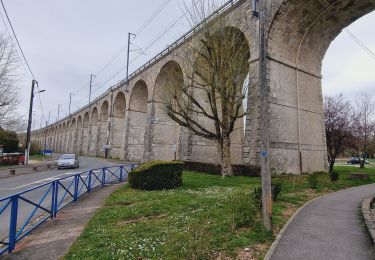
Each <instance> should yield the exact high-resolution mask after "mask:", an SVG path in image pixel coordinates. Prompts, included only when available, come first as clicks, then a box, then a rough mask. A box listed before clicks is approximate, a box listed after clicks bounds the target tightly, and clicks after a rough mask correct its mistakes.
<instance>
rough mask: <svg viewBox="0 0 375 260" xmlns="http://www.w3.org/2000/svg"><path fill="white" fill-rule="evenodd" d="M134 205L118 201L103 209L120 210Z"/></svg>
mask: <svg viewBox="0 0 375 260" xmlns="http://www.w3.org/2000/svg"><path fill="white" fill-rule="evenodd" d="M134 204H135V203H133V202H129V201H120V202H116V203H113V204H111V205H105V206H104V208H122V207H124V208H126V207H129V206H132V205H134Z"/></svg>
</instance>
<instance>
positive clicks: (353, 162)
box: [348, 157, 369, 164]
mask: <svg viewBox="0 0 375 260" xmlns="http://www.w3.org/2000/svg"><path fill="white" fill-rule="evenodd" d="M362 160H363V159H362V158H358V157H352V158H350V160H349V161H348V164H360V163H361V161H362ZM365 164H369V161H367V160H365Z"/></svg>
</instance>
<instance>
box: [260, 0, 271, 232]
mask: <svg viewBox="0 0 375 260" xmlns="http://www.w3.org/2000/svg"><path fill="white" fill-rule="evenodd" d="M258 21H259V89H260V132H261V175H262V215H263V225H264V227H265V228H266V229H267V230H268V231H270V230H272V221H271V218H272V192H271V171H270V164H269V163H270V162H269V103H268V95H269V90H268V82H267V32H266V28H267V3H266V1H265V0H259V20H258Z"/></svg>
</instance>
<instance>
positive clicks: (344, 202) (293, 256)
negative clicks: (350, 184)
mask: <svg viewBox="0 0 375 260" xmlns="http://www.w3.org/2000/svg"><path fill="white" fill-rule="evenodd" d="M374 193H375V184H370V185H367V186H362V187H356V188H352V189H347V190H342V191H339V192H336V193H333V194H330V195H327V196H324V197H321V198H319V199H317V200H315V201H313V202H311V203H310V204H308V205H307V206H306V207H304V208H303V209H302V210H301V211H300V212H299V213H298V214H297V216H296V218H295V219H294V220H293V221H292V223H291V224H290V226H288V228H287V229H286V231H285V233H284V234H283V236H282V237H281V239H280V243H279V245H278V246H277V247H276V249H275V251H274V254H273V256H272V257H271V259H272V260H285V259H288V260H300V259H304V260H305V259H306V260H310V259H311V260H316V259H332V260H336V259H337V260H371V259H375V254H374V247H373V245H372V242H371V240H370V237H369V235H368V234H367V231H366V228H365V226H364V222H363V218H362V216H361V213H360V206H361V203H362V200H363V199H365V198H367V197H369V196H371V195H373V194H374Z"/></svg>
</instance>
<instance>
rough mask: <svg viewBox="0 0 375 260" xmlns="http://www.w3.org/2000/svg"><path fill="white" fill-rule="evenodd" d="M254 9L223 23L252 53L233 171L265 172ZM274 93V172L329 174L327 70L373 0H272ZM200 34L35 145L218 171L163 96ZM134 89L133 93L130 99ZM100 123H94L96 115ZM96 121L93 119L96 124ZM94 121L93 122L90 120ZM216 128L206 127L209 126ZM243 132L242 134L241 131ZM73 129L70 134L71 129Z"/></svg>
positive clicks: (212, 149)
mask: <svg viewBox="0 0 375 260" xmlns="http://www.w3.org/2000/svg"><path fill="white" fill-rule="evenodd" d="M251 2H252V1H250V0H248V1H245V0H242V1H238V2H237V3H236V4H235V5H234V6H233V7H232V8H231V9H229V10H228V11H227V12H226V13H225V14H224V20H225V21H226V24H227V25H228V26H232V27H234V28H237V29H239V30H241V32H243V34H244V36H245V37H246V39H247V41H248V44H249V52H250V67H249V75H250V76H249V84H248V88H249V96H248V102H247V110H246V118H245V120H244V121H242V120H239V121H238V122H237V127H236V131H235V132H234V133H233V134H232V137H231V139H232V162H233V163H246V164H258V162H259V153H260V146H259V144H260V132H259V131H260V130H259V129H260V117H261V116H262V115H260V114H259V111H260V109H259V92H260V90H259V84H258V78H259V62H258V56H259V55H258V36H259V34H258V19H257V18H256V17H254V16H253V15H252V10H251ZM267 4H268V10H267V18H268V24H269V27H268V38H267V39H268V42H267V47H268V64H267V67H268V88H269V116H270V118H271V119H270V129H269V133H270V141H271V143H270V148H271V150H270V151H269V154H270V156H271V163H272V168H273V169H274V170H276V171H278V172H292V173H301V172H309V171H320V170H325V169H326V141H325V129H324V118H323V97H322V90H321V78H322V76H321V62H322V59H323V57H324V54H325V52H326V50H327V48H328V46H329V44H330V43H331V42H332V40H333V39H334V38H335V37H336V36H337V34H338V33H340V31H341V30H342V29H343V28H344V27H345V26H347V25H349V24H350V23H351V22H353V21H354V20H355V19H357V18H359V17H361V16H363V15H365V14H367V13H368V12H370V11H372V10H374V9H375V0H356V1H353V0H340V1H335V0H293V1H292V0H268V1H267ZM197 41H199V33H198V34H196V35H195V37H194V38H188V39H186V41H185V42H184V43H183V44H180V45H179V46H178V48H175V49H170V50H168V52H166V54H165V55H163V56H162V57H161V58H160V59H158V60H155V61H154V62H153V63H152V64H151V65H150V66H148V67H147V68H146V69H144V70H143V71H141V72H139V73H137V74H136V75H135V76H132V78H131V79H130V81H129V82H128V84H126V83H123V84H121V85H120V86H117V87H115V88H111V89H109V90H108V91H107V92H106V93H105V94H104V95H102V96H101V97H100V98H98V99H97V100H95V101H94V102H92V103H91V104H90V105H89V106H87V107H85V108H83V109H81V110H80V111H77V112H76V113H73V114H72V115H71V116H69V117H67V118H64V119H63V120H61V121H59V122H57V123H55V124H53V125H51V126H48V127H47V128H43V129H40V130H37V131H35V132H34V133H33V135H32V137H33V140H37V141H38V142H39V143H44V139H43V138H44V136H47V137H48V138H47V140H48V144H47V146H48V148H53V149H54V150H56V151H60V152H63V151H74V152H77V153H81V154H90V155H96V156H104V147H106V146H108V147H111V148H110V153H109V155H110V156H111V157H117V158H121V159H125V160H129V161H147V160H153V159H162V160H171V159H174V158H175V157H176V158H177V159H182V160H192V161H203V162H218V161H219V157H218V153H217V148H216V144H215V143H214V142H212V141H209V140H205V139H203V138H201V137H198V136H194V135H193V134H192V133H191V132H190V131H189V130H187V129H184V128H181V127H180V126H178V125H176V124H175V123H174V122H173V121H172V120H170V119H169V118H168V116H167V115H166V114H165V112H164V110H163V104H162V102H163V100H162V97H163V95H165V91H166V89H165V88H166V85H168V84H169V83H168V82H169V81H170V80H171V78H169V77H167V75H168V71H170V70H175V71H178V73H179V76H178V78H180V79H182V80H186V78H187V73H188V72H189V70H191V61H192V58H191V57H193V56H194V48H192V47H193V46H195V44H196V43H197ZM126 90H128V91H126ZM95 111H97V112H99V115H96V113H97V112H95ZM93 114H94V116H93ZM93 118H94V119H93ZM207 124H209V122H208V123H207ZM244 124H245V126H243V125H244ZM67 128H68V129H69V128H70V134H67V135H66V136H64V135H65V133H67V130H66V129H67Z"/></svg>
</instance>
